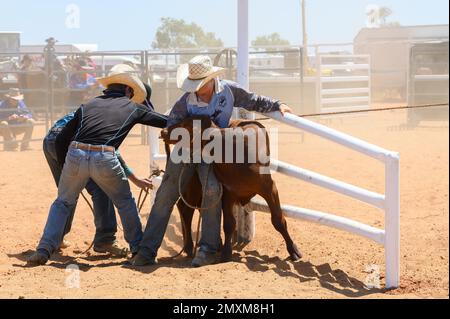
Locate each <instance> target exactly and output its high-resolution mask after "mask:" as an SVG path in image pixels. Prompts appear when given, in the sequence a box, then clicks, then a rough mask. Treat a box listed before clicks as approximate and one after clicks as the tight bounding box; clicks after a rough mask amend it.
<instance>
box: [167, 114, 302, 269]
mask: <svg viewBox="0 0 450 319" xmlns="http://www.w3.org/2000/svg"><path fill="white" fill-rule="evenodd" d="M194 120H198V121H200V123H201V133H202V132H203V131H204V130H206V129H208V128H213V129H214V130H216V133H219V135H220V136H221V137H222V142H223V143H222V146H223V147H222V154H223V156H225V132H226V130H227V129H219V128H217V127H216V126H215V125H214V123H213V122H212V121H211V120H210V118H209V117H192V118H189V119H186V120H184V121H182V122H181V123H179V124H177V125H174V126H172V127H170V128H168V129H164V130H163V131H162V132H161V137H162V138H163V140H164V142H165V143H166V144H175V143H177V142H178V141H179V140H178V139H171V138H170V134H171V132H172V131H173V130H174V129H175V128H184V129H186V130H187V131H188V132H189V134H190V135H189V136H190V137H191V144H192V137H193V131H194V125H193V123H194ZM230 128H231V129H234V128H241V129H242V130H243V131H244V132H245V131H246V130H249V129H252V130H253V132H256V134H261V131H260V130H259V131H258V129H264V126H263V125H262V124H260V123H259V122H256V121H234V122H232V123H231V125H230ZM264 133H265V134H266V136H265V141H266V144H265V145H258V144H257V145H256V150H254V151H256V153H257V154H261V151H263V152H265V154H266V155H267V156H269V155H270V149H269V138H268V135H267V133H266V132H265V131H264ZM256 140H258V139H256ZM208 142H209V141H202V143H201V146H202V149H203V147H204V146H205V145H206V144H207V143H208ZM248 142H249V139H248V136H246V135H244V149H245V150H246V151H245V154H244V161H243V162H240V163H236V162H233V163H225V161H222V162H221V163H218V162H214V163H213V167H214V173H215V174H216V177H217V179H218V180H219V181H220V182H221V183H222V185H223V186H224V187H223V197H222V207H223V220H224V225H223V229H224V233H225V243H224V247H223V249H222V261H223V262H225V261H230V260H231V256H232V244H231V241H232V235H233V233H234V230H235V228H236V220H235V218H234V215H233V207H234V205H238V204H240V205H242V206H244V205H246V204H248V203H249V202H250V200H251V199H252V198H253V197H254V196H256V195H260V196H261V197H263V198H264V199H265V200H266V202H267V204H268V205H269V208H270V212H271V216H272V224H273V226H274V227H275V229H276V230H277V231H278V232H280V233H281V235H282V236H283V238H284V240H285V242H286V246H287V250H288V252H289V255H290V257H291V259H292V260H294V261H295V260H298V259H300V258H301V253H300V251H299V250H298V248H297V246H296V245H295V244H294V242H293V241H292V239H291V237H290V235H289V233H288V230H287V223H286V220H285V218H284V216H283V213H282V211H281V207H280V199H279V196H278V190H277V187H276V185H275V182H274V181H273V179H272V176H271V174H270V171H269V170H268V166H269V163H262V162H260V161H259V159H260V157H259V155H256V159H257V161H256V163H252V162H249V156H250V155H249V154H250V150H249V149H251V148H252V147H251V146H249V143H248ZM191 146H192V145H191ZM253 148H254V147H253ZM233 153H234V160H235V159H236V139H234V140H233ZM264 167H265V168H267V170H266V172H265V174H261V169H262V168H264ZM201 193H202V191H201V184H200V181H199V180H198V177H197V176H196V175H194V177H193V179H192V180H191V182H190V184H189V186H188V188H187V190H186V191H185V194H183V195H184V197H185V199H186V200H187V201H188V202H189V203H190V204H191V205H196V206H199V205H200V204H199V203H201V195H202V194H201ZM177 205H178V209H179V211H180V214H181V219H182V224H183V235H184V244H185V251H186V252H187V253H188V255H192V236H191V223H192V215H193V212H194V210H193V209H192V208H189V207H188V206H187V205H186V204H184V203H183V201H179V203H178V204H177Z"/></svg>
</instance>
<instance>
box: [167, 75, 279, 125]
mask: <svg viewBox="0 0 450 319" xmlns="http://www.w3.org/2000/svg"><path fill="white" fill-rule="evenodd" d="M280 105H281V103H280V102H279V101H276V100H273V99H271V98H268V97H265V96H261V95H257V94H255V93H252V92H248V91H247V90H245V89H243V88H242V87H240V86H239V84H237V83H235V82H232V81H227V80H218V79H216V86H215V93H214V95H213V98H212V99H211V102H210V103H209V104H207V103H204V102H202V101H199V100H198V99H197V95H196V94H195V93H186V94H184V95H183V96H182V97H181V98H180V99H179V100H178V101H177V102H176V103H175V106H174V107H173V108H172V111H171V112H170V115H169V119H168V121H167V126H168V127H169V126H172V125H175V124H177V123H179V122H181V121H182V120H184V119H185V118H187V117H192V116H195V115H206V116H209V117H210V118H211V120H212V121H213V122H214V123H215V124H216V125H217V126H218V127H220V128H226V127H228V126H229V124H230V119H231V116H232V114H233V108H234V107H242V108H244V109H246V110H248V111H255V112H260V113H269V112H274V111H279V110H280Z"/></svg>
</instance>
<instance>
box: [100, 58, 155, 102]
mask: <svg viewBox="0 0 450 319" xmlns="http://www.w3.org/2000/svg"><path fill="white" fill-rule="evenodd" d="M97 81H98V82H99V83H100V84H102V85H103V86H104V87H108V85H110V84H123V85H126V86H129V87H130V88H132V89H133V91H134V96H133V98H132V101H133V102H135V103H142V102H143V101H144V100H145V98H146V96H147V91H146V90H145V86H144V84H143V83H142V81H141V80H140V79H139V78H138V77H137V75H136V70H135V69H133V68H132V67H131V66H129V65H126V64H117V65H115V66H114V67H113V68H112V69H111V71H110V72H109V74H108V76H106V77H104V78H97Z"/></svg>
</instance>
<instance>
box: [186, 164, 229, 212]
mask: <svg viewBox="0 0 450 319" xmlns="http://www.w3.org/2000/svg"><path fill="white" fill-rule="evenodd" d="M184 169H185V166H183V168H182V169H181V172H180V176H179V177H178V193H179V195H180V198H181V200H182V201H183V202H184V203H185V204H186V206H188V207H189V208H192V209H196V210H198V211H200V212H201V211H202V210H208V209H210V208H213V207H215V206H216V205H217V204H219V202H220V201H221V200H222V195H223V186H222V184H221V183H219V186H220V196H218V198H217V200H216V201H215V202H213V203H212V204H211V205H210V206H208V207H197V206H194V205H191V204H189V202H188V201H187V200H186V199H185V198H184V196H183V193H182V191H181V180H182V177H183V174H184ZM210 169H211V166H210ZM208 175H209V171H208V174H207V175H206V180H205V188H206V183H207V182H208ZM203 195H204V194H203ZM203 198H204V197H203Z"/></svg>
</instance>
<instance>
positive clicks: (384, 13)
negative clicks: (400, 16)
mask: <svg viewBox="0 0 450 319" xmlns="http://www.w3.org/2000/svg"><path fill="white" fill-rule="evenodd" d="M392 13H393V11H392V9H391V8H389V7H381V8H380V11H379V13H378V14H379V17H380V26H382V27H398V26H400V23H399V22H397V21H393V22H388V21H387V19H388V18H389V17H390V16H391V15H392Z"/></svg>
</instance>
